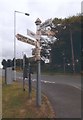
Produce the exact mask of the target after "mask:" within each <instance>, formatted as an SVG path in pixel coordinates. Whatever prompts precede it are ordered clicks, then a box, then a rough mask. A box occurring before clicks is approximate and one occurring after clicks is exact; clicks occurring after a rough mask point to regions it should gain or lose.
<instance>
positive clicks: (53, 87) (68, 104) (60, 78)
mask: <svg viewBox="0 0 83 120" xmlns="http://www.w3.org/2000/svg"><path fill="white" fill-rule="evenodd" d="M17 77H18V78H20V79H21V77H22V74H21V73H17ZM32 80H33V82H32V84H33V85H34V86H35V87H36V75H33V76H32ZM41 83H42V84H41V86H42V92H43V93H44V94H45V95H46V96H47V97H48V99H49V100H50V102H51V104H52V106H53V109H54V111H55V114H56V118H81V76H80V75H54V76H51V75H41Z"/></svg>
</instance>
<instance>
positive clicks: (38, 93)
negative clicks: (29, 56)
mask: <svg viewBox="0 0 83 120" xmlns="http://www.w3.org/2000/svg"><path fill="white" fill-rule="evenodd" d="M35 24H36V26H37V31H36V37H37V38H36V61H37V86H36V87H37V88H36V102H37V103H36V104H37V106H41V77H40V76H41V71H40V70H41V68H40V35H41V33H40V30H39V28H40V24H41V20H40V19H39V18H38V19H37V20H36V22H35Z"/></svg>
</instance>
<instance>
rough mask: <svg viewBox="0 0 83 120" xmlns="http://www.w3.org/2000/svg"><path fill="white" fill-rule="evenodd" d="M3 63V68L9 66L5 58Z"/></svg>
mask: <svg viewBox="0 0 83 120" xmlns="http://www.w3.org/2000/svg"><path fill="white" fill-rule="evenodd" d="M2 65H3V69H5V68H6V67H7V61H6V60H5V59H3V60H2Z"/></svg>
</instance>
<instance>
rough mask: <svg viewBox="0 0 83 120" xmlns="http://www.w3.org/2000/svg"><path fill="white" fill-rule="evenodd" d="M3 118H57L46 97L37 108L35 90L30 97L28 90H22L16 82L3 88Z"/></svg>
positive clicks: (20, 85)
mask: <svg viewBox="0 0 83 120" xmlns="http://www.w3.org/2000/svg"><path fill="white" fill-rule="evenodd" d="M2 98H3V101H2V117H3V118H53V117H55V115H54V113H53V110H52V108H51V105H50V103H49V101H48V99H47V97H46V96H44V95H42V105H41V107H37V106H36V94H35V90H34V89H33V90H32V93H31V97H30V98H29V96H28V88H27V86H26V90H25V91H23V90H22V84H21V83H18V82H14V83H13V84H12V85H5V84H4V83H3V88H2Z"/></svg>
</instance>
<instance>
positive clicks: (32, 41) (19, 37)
mask: <svg viewBox="0 0 83 120" xmlns="http://www.w3.org/2000/svg"><path fill="white" fill-rule="evenodd" d="M16 38H17V39H18V40H19V41H22V42H25V43H28V44H31V45H34V46H36V41H34V40H32V39H30V38H27V37H25V36H23V35H21V34H17V35H16Z"/></svg>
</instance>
